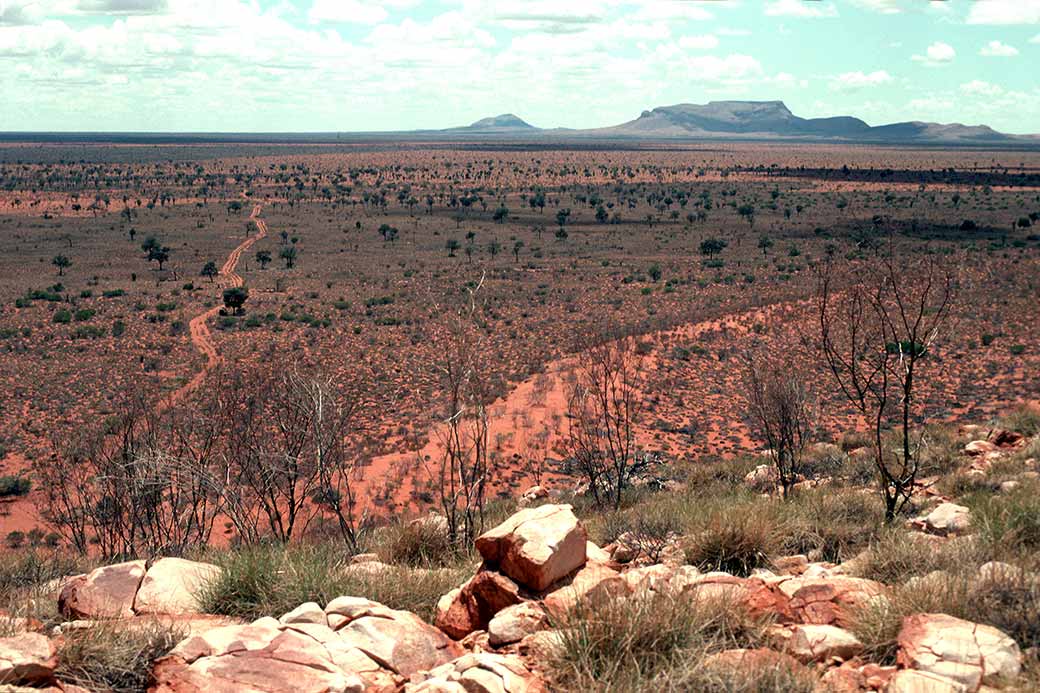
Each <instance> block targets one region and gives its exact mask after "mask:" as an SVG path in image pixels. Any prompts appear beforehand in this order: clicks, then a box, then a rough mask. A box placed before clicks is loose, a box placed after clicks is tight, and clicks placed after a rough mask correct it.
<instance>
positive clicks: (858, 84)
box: [830, 70, 892, 91]
mask: <svg viewBox="0 0 1040 693" xmlns="http://www.w3.org/2000/svg"><path fill="white" fill-rule="evenodd" d="M891 81H892V75H890V74H888V72H886V71H885V70H875V71H874V72H870V73H865V72H859V71H857V72H844V73H842V74H840V75H837V76H836V77H834V78H832V79H831V82H830V86H831V89H833V90H835V91H855V90H857V89H865V88H869V87H877V86H880V85H882V84H888V83H889V82H891Z"/></svg>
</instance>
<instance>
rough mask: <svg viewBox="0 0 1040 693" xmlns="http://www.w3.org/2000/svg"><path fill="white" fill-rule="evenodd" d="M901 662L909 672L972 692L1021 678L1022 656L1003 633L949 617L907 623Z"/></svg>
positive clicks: (915, 617) (929, 616)
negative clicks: (1018, 676)
mask: <svg viewBox="0 0 1040 693" xmlns="http://www.w3.org/2000/svg"><path fill="white" fill-rule="evenodd" d="M898 643H899V653H898V661H899V663H900V665H902V666H903V667H904V668H906V669H914V670H916V671H920V672H924V673H927V674H934V675H936V676H940V677H943V678H945V679H949V680H951V681H954V682H957V683H959V684H961V685H963V686H965V689H966V690H968V691H976V690H978V689H979V687H980V686H981V685H983V684H996V683H999V682H1000V681H1001V680H1005V679H1010V678H1013V677H1015V676H1017V675H1018V673H1019V671H1020V670H1021V660H1022V655H1021V652H1020V651H1019V649H1018V645H1017V644H1015V641H1014V640H1012V639H1011V638H1010V637H1008V636H1007V635H1005V634H1004V633H1002V632H1001V631H999V630H997V629H996V628H993V627H992V626H986V625H982V624H979V623H972V622H971V621H964V620H962V619H959V618H954V617H953V616H948V615H946V614H915V615H913V616H908V617H907V618H906V619H904V620H903V627H902V630H900V632H899V637H898Z"/></svg>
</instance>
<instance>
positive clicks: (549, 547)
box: [476, 505, 587, 592]
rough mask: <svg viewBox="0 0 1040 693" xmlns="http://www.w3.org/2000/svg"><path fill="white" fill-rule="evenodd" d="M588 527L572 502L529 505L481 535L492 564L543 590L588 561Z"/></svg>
mask: <svg viewBox="0 0 1040 693" xmlns="http://www.w3.org/2000/svg"><path fill="white" fill-rule="evenodd" d="M586 540H587V536H586V532H585V528H584V527H583V526H582V524H581V523H580V522H579V521H578V518H577V517H575V515H574V513H573V512H572V511H571V506H569V505H542V506H539V507H537V508H527V509H524V510H521V511H520V512H518V513H516V514H515V515H513V516H512V517H510V518H509V519H508V520H506V521H505V522H503V523H502V524H500V525H499V526H497V527H495V528H494V529H492V530H490V531H488V532H485V533H484V534H483V535H481V536H480V537H478V538H477V542H476V544H477V550H478V551H479V552H480V555H481V556H482V557H483V558H484V560H485V561H486V562H487V563H488V565H489V566H492V567H497V568H498V569H499V570H501V572H503V573H505V574H506V575H508V576H509V577H510V578H512V579H513V580H515V581H516V582H518V583H520V584H521V585H523V586H525V587H528V588H530V589H532V590H535V591H538V592H540V591H542V590H544V589H546V588H547V587H549V586H550V585H552V584H553V583H554V582H557V581H558V580H560V579H562V578H564V577H566V576H567V575H569V574H570V573H572V572H574V571H575V570H577V569H578V568H580V567H581V566H583V565H585V548H586V547H585V542H586Z"/></svg>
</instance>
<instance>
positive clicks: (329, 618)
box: [151, 597, 463, 693]
mask: <svg viewBox="0 0 1040 693" xmlns="http://www.w3.org/2000/svg"><path fill="white" fill-rule="evenodd" d="M319 613H321V614H322V615H321V616H319ZM333 625H334V626H335V627H332V626H333ZM462 654H463V650H462V648H461V647H460V646H459V645H457V644H456V643H454V642H452V641H451V640H449V639H448V638H447V637H446V636H445V635H444V634H443V633H441V632H440V631H438V630H437V629H435V628H433V627H432V626H430V625H428V624H426V623H424V622H423V621H422V620H421V619H419V617H418V616H416V615H415V614H412V613H410V612H407V611H397V610H394V609H389V608H387V607H386V606H383V605H382V604H379V603H377V602H372V601H369V600H367V599H361V598H358V597H340V598H338V599H335V600H333V601H332V602H330V603H329V604H328V606H326V607H325V609H324V611H322V610H321V609H320V607H318V605H316V604H313V603H308V604H302V605H300V606H299V607H297V608H296V609H293V610H292V611H291V612H289V613H287V614H285V615H284V616H282V618H281V619H280V620H276V619H273V618H262V619H259V620H257V621H254V622H253V623H250V624H247V625H233V626H225V627H220V628H213V629H210V630H208V631H206V632H204V633H201V634H199V635H196V636H193V637H189V638H187V639H186V640H184V641H182V642H181V643H180V644H178V645H177V647H175V648H174V649H173V651H172V652H171V653H170V654H169V655H168V656H167V657H164V658H163V659H161V660H159V661H158V662H156V664H155V666H154V667H153V671H152V674H153V678H154V680H155V685H154V686H153V688H152V689H151V690H152V691H154V692H155V693H203V692H206V693H208V692H209V691H217V692H218V693H223V692H224V691H227V692H228V693H230V692H231V691H240V690H254V691H264V692H265V693H290V692H296V691H304V692H305V693H311V692H313V693H327V692H329V691H352V692H353V691H357V692H358V693H360V692H361V691H372V690H375V691H384V690H397V688H398V687H399V686H400V685H401V684H402V683H403V682H404V681H405V679H407V677H410V676H412V675H414V674H417V673H418V672H420V671H424V670H429V669H433V668H435V667H439V666H441V665H444V664H447V663H448V662H451V661H452V660H454V659H456V658H457V657H459V656H461V655H462Z"/></svg>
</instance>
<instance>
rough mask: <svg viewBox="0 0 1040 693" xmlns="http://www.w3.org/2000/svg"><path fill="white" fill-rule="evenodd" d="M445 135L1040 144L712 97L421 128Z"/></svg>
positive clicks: (974, 128) (949, 127) (986, 130)
mask: <svg viewBox="0 0 1040 693" xmlns="http://www.w3.org/2000/svg"><path fill="white" fill-rule="evenodd" d="M424 132H426V133H431V134H432V133H441V134H444V135H448V136H453V135H471V136H479V137H492V138H493V137H512V138H523V139H528V138H549V139H553V138H556V139H571V138H580V139H585V138H593V139H647V140H697V139H770V140H773V139H802V140H806V139H810V140H836V141H858V142H881V143H897V144H898V143H903V144H913V143H951V144H1001V143H1006V144H1014V143H1018V142H1021V143H1027V144H1035V143H1040V136H1036V135H1005V134H1003V133H1000V132H997V131H996V130H994V129H993V128H990V127H988V126H986V125H961V124H960V123H952V124H942V123H925V122H920V121H912V122H906V123H893V124H891V125H879V126H870V125H867V123H865V122H864V121H862V120H860V119H859V118H854V117H852V116H835V117H832V118H800V117H799V116H796V115H795V114H794V113H792V112H791V110H790V109H789V108H787V106H786V105H784V102H783V101H712V102H710V103H707V104H703V105H700V104H689V103H684V104H678V105H675V106H662V107H660V108H655V109H653V110H652V111H643V113H642V114H641V115H640V116H639V117H638V118H636V119H635V120H631V121H629V122H627V123H622V124H620V125H614V126H611V127H604V128H594V129H589V130H572V129H568V128H553V129H541V128H536V127H534V126H533V125H530V124H529V123H527V122H525V121H524V120H522V119H520V118H518V117H517V116H515V115H513V114H511V113H508V114H505V115H500V116H495V117H492V118H484V119H483V120H478V121H477V122H475V123H473V124H472V125H468V126H465V127H459V128H449V129H447V130H436V131H424Z"/></svg>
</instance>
